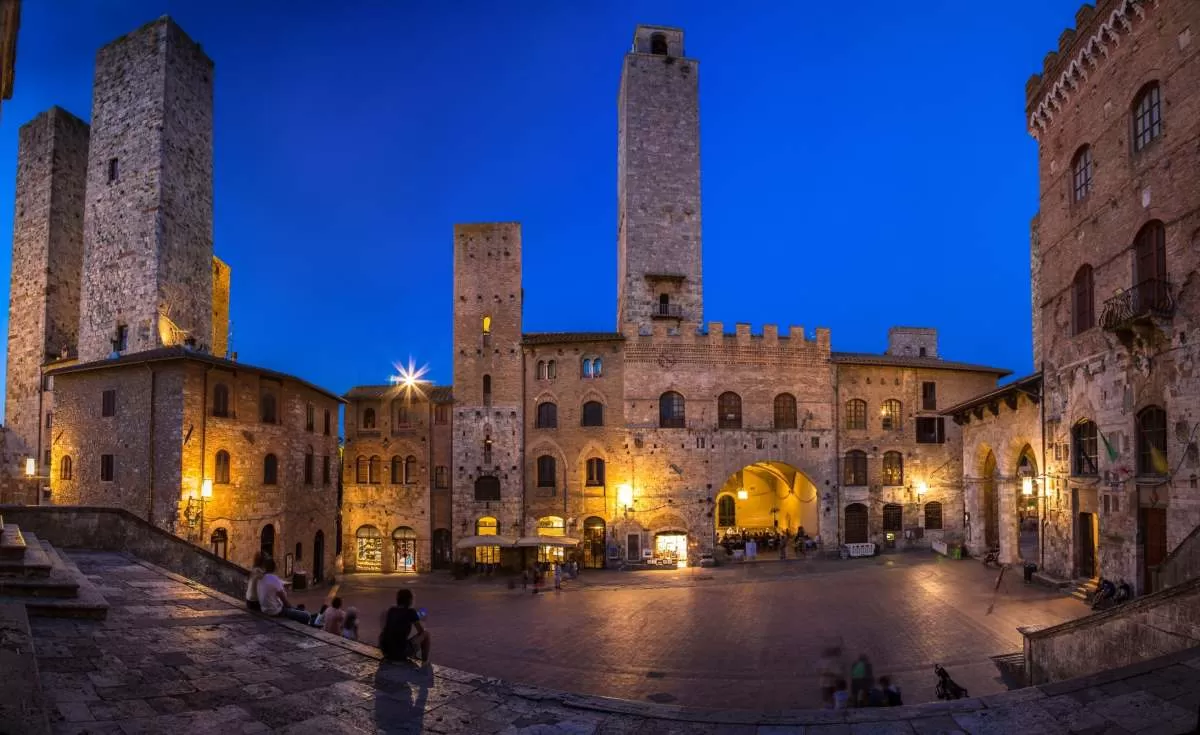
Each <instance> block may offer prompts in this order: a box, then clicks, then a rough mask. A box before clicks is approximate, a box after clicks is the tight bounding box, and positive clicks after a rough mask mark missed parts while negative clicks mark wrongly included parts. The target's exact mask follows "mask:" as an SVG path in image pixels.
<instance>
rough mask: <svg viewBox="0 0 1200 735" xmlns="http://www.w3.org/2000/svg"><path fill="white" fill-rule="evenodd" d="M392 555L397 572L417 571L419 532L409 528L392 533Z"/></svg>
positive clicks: (402, 527) (398, 529)
mask: <svg viewBox="0 0 1200 735" xmlns="http://www.w3.org/2000/svg"><path fill="white" fill-rule="evenodd" d="M392 554H393V565H394V566H393V567H392V568H393V569H395V570H396V571H397V572H415V571H417V532H416V531H414V530H412V529H411V528H409V527H408V526H400V527H399V528H397V529H396V530H395V531H392Z"/></svg>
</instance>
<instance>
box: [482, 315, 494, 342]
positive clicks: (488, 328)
mask: <svg viewBox="0 0 1200 735" xmlns="http://www.w3.org/2000/svg"><path fill="white" fill-rule="evenodd" d="M491 345H492V318H491V317H490V316H485V317H484V318H483V346H484V347H491Z"/></svg>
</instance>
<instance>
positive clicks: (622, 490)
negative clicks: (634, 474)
mask: <svg viewBox="0 0 1200 735" xmlns="http://www.w3.org/2000/svg"><path fill="white" fill-rule="evenodd" d="M617 505H619V506H621V507H622V508H629V507H632V506H633V486H632V485H629V484H625V485H618V486H617Z"/></svg>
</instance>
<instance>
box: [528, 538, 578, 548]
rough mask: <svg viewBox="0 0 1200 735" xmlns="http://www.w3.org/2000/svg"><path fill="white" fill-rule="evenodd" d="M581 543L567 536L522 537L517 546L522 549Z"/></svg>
mask: <svg viewBox="0 0 1200 735" xmlns="http://www.w3.org/2000/svg"><path fill="white" fill-rule="evenodd" d="M578 543H579V539H577V538H568V537H566V536H522V537H521V538H519V539H517V542H516V545H517V546H521V547H530V546H575V545H577V544H578Z"/></svg>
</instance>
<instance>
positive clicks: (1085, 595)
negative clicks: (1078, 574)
mask: <svg viewBox="0 0 1200 735" xmlns="http://www.w3.org/2000/svg"><path fill="white" fill-rule="evenodd" d="M1099 586H1100V580H1099V578H1096V577H1093V578H1092V579H1077V580H1075V588H1074V589H1072V590H1071V597H1074V598H1075V599H1076V600H1082V601H1083V602H1087V601H1088V600H1090V599H1092V595H1094V594H1096V589H1097V588H1098V587H1099Z"/></svg>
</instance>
